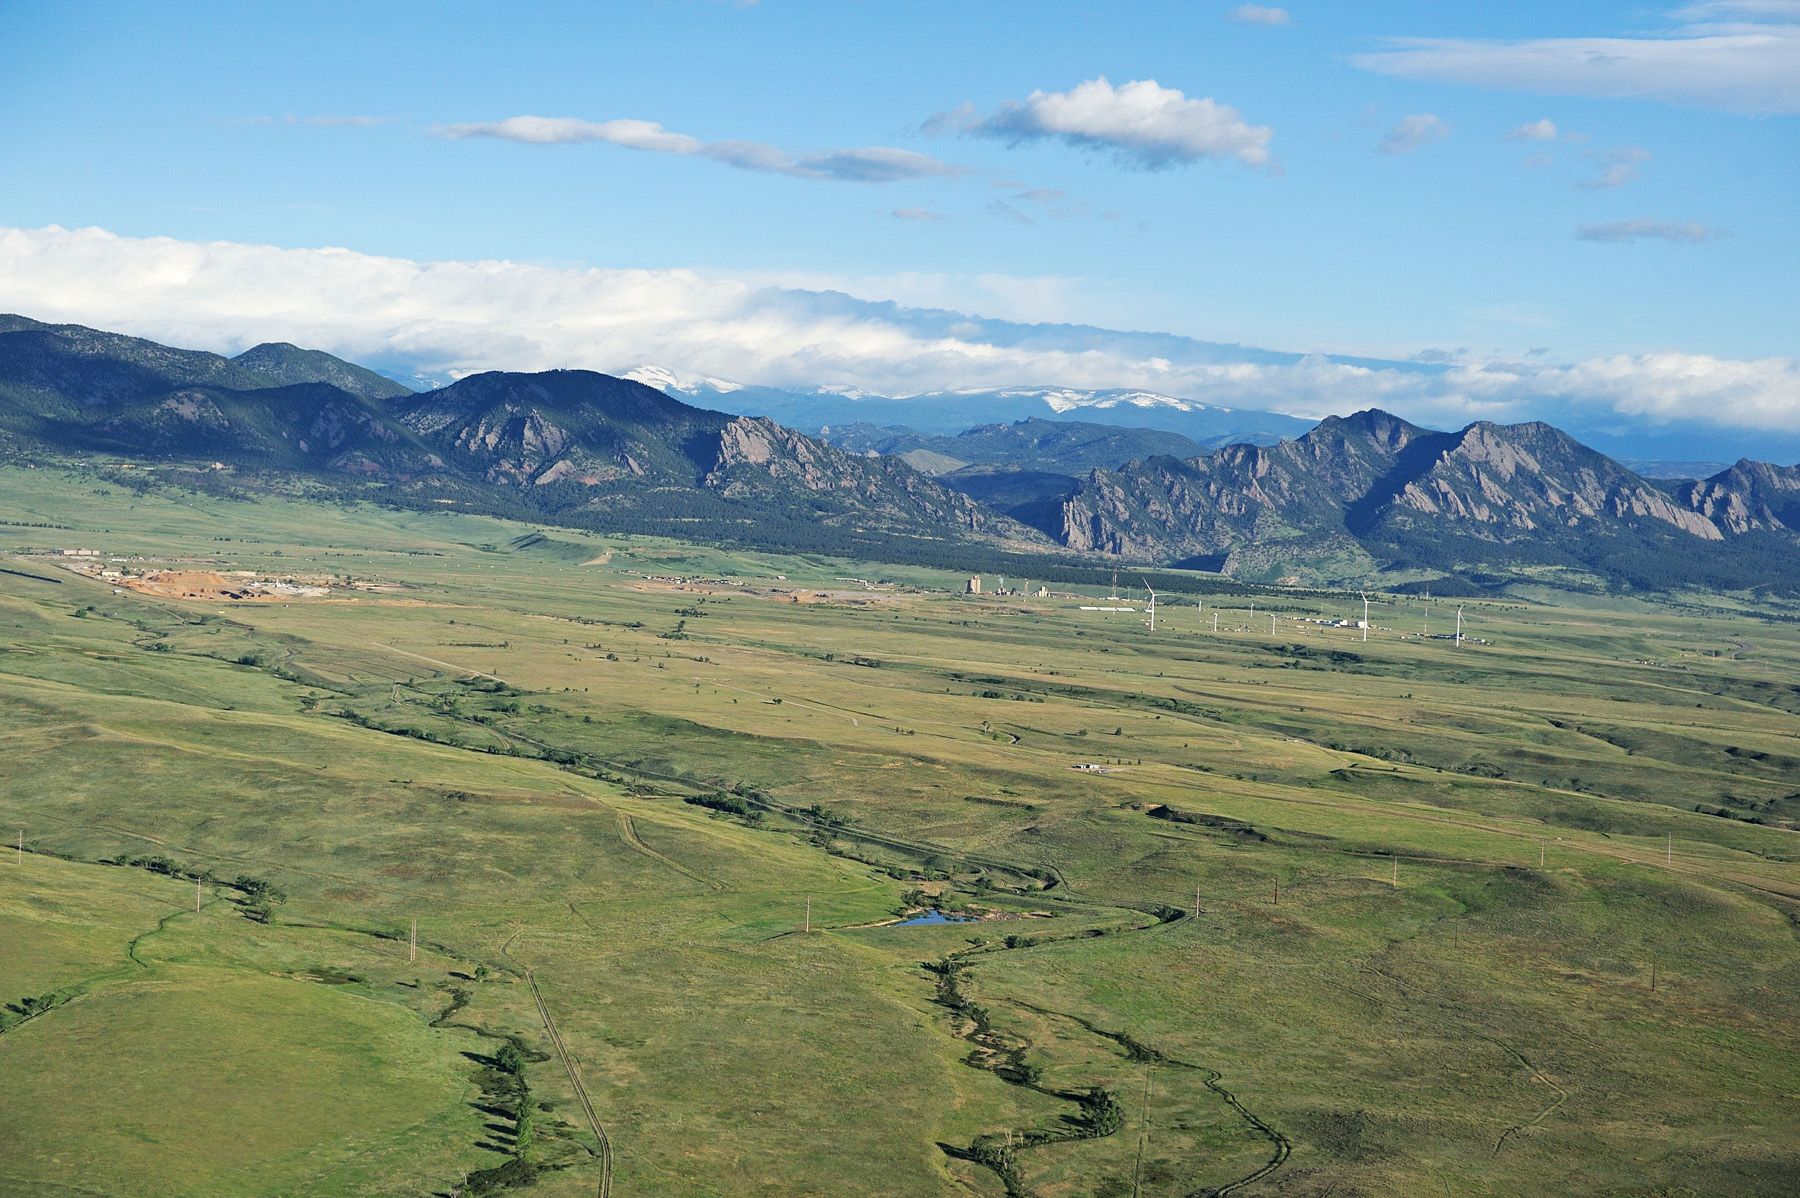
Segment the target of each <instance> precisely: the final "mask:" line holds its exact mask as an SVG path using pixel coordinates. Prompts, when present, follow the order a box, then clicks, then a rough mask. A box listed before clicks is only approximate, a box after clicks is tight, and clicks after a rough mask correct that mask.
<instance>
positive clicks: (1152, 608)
mask: <svg viewBox="0 0 1800 1198" xmlns="http://www.w3.org/2000/svg"><path fill="white" fill-rule="evenodd" d="M1144 589H1145V590H1146V591H1149V592H1150V631H1151V632H1155V631H1156V591H1155V590H1154V589H1153V588H1152V587H1151V586H1150V580H1149V579H1148V578H1146V579H1144Z"/></svg>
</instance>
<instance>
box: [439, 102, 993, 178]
mask: <svg viewBox="0 0 1800 1198" xmlns="http://www.w3.org/2000/svg"><path fill="white" fill-rule="evenodd" d="M432 132H433V133H434V134H436V135H437V136H439V137H447V138H452V139H462V138H472V137H491V138H497V139H499V140H502V141H514V142H521V143H523V144H525V145H534V146H548V145H569V144H573V143H577V142H592V141H600V142H606V143H608V144H611V145H615V146H623V147H624V148H626V149H628V150H643V151H645V152H647V153H652V154H679V155H687V156H692V157H698V158H709V159H711V160H712V161H714V162H721V163H724V164H725V165H726V166H734V167H737V168H738V169H740V170H747V171H763V172H766V173H769V174H776V175H788V176H791V177H793V178H796V179H835V180H843V181H848V182H853V183H891V182H894V181H896V180H899V179H920V178H930V177H933V176H943V175H959V174H963V173H965V171H964V168H963V167H959V166H954V165H952V164H950V163H947V162H940V161H939V160H938V159H936V158H933V157H931V156H930V155H929V154H920V153H917V152H915V151H913V150H898V149H894V148H892V147H889V146H862V147H857V148H854V149H846V150H826V151H822V152H819V153H812V154H800V155H794V154H790V153H789V152H788V151H786V150H783V149H781V148H780V147H779V146H772V145H769V144H768V143H767V142H759V141H702V140H701V139H700V138H697V137H690V136H688V135H687V134H685V133H677V132H674V131H673V130H670V129H665V128H663V127H662V126H661V125H660V124H658V123H657V122H655V121H640V120H630V119H620V120H611V121H587V120H582V119H581V118H579V117H572V116H557V117H545V116H514V117H507V118H506V119H505V120H500V121H481V122H475V123H471V124H460V125H438V126H435V127H434V128H433V129H432Z"/></svg>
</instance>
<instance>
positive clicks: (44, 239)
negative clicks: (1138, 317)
mask: <svg viewBox="0 0 1800 1198" xmlns="http://www.w3.org/2000/svg"><path fill="white" fill-rule="evenodd" d="M840 283H841V284H843V289H834V290H801V289H798V288H797V286H796V284H799V285H805V286H813V285H821V286H823V285H834V284H840ZM844 289H850V290H855V291H860V292H862V293H863V294H864V296H865V298H855V297H853V296H852V295H848V294H844V293H843V290H844ZM1082 290H1083V289H1082V287H1081V285H1080V283H1079V281H1078V280H1054V279H1053V280H1038V279H1017V278H1009V277H1004V276H976V277H974V278H972V279H965V278H950V277H945V276H892V277H887V278H876V279H864V280H835V279H813V278H805V277H800V278H793V279H786V280H782V281H781V282H780V283H776V282H771V281H770V280H768V279H765V278H721V277H716V276H709V275H706V274H703V273H700V272H697V271H692V270H608V269H588V270H580V269H568V268H552V267H544V266H531V265H525V264H521V263H514V262H505V261H462V262H457V261H452V262H415V261H410V260H407V259H403V258H383V257H375V256H371V255H367V254H359V253H355V252H353V251H350V250H345V249H302V250H289V249H277V248H274V247H271V246H257V245H243V244H237V243H231V242H190V241H177V240H174V239H171V238H165V237H150V238H128V237H120V236H117V235H115V234H112V233H108V232H106V231H104V230H100V229H73V230H71V229H61V228H56V227H50V228H44V229H30V230H26V229H6V228H0V310H5V311H15V312H20V313H23V314H24V315H27V316H32V317H35V318H37V319H40V320H50V321H72V322H76V323H81V324H87V325H93V326H97V327H100V328H108V329H116V330H119V331H122V332H128V333H134V334H137V335H139V336H145V337H152V338H155V339H157V340H159V341H164V342H168V343H173V344H177V345H190V346H201V347H205V348H209V349H215V350H220V351H225V352H236V351H238V350H241V349H243V348H245V347H247V346H249V345H251V344H254V343H256V342H259V341H291V342H295V343H297V344H300V345H308V346H316V347H318V348H321V349H326V350H330V351H332V352H334V353H338V354H342V355H344V356H345V357H348V358H351V359H354V360H364V361H375V362H380V363H385V364H388V365H401V364H404V365H405V366H407V367H408V368H410V369H415V370H418V371H420V372H422V373H427V374H434V375H435V374H449V375H462V374H468V373H472V372H475V371H481V370H494V369H509V370H544V369H550V368H552V367H580V368H587V369H594V370H604V371H609V372H613V373H617V372H620V371H624V370H629V369H631V368H633V367H635V366H637V365H639V364H641V363H644V362H658V363H663V364H665V365H667V366H670V367H672V368H674V369H676V370H678V371H680V372H682V373H684V374H704V375H711V376H716V377H720V378H727V379H735V380H738V381H740V382H745V383H761V384H766V385H771V386H812V385H816V384H821V383H825V384H832V385H840V386H856V387H860V388H863V389H866V390H869V391H873V392H876V393H881V394H890V395H906V394H914V393H917V392H920V391H927V390H941V389H949V388H962V387H989V388H997V387H1007V386H1014V385H1020V384H1052V385H1057V386H1067V387H1089V388H1100V387H1134V388H1144V389H1148V390H1154V391H1160V392H1164V393H1166V394H1171V395H1177V396H1183V397H1186V398H1192V399H1197V400H1204V401H1208V402H1212V403H1220V404H1227V405H1234V406H1239V407H1251V408H1271V409H1277V410H1282V411H1289V412H1295V413H1297V414H1302V415H1310V416H1320V415H1325V414H1327V413H1332V412H1337V413H1344V412H1349V411H1353V410H1355V409H1357V408H1360V407H1367V406H1370V405H1378V406H1382V407H1386V408H1388V409H1390V410H1393V411H1397V412H1399V413H1400V414H1402V415H1405V416H1407V417H1409V418H1412V419H1416V420H1422V421H1426V422H1439V423H1443V424H1450V423H1454V422H1456V421H1459V420H1464V419H1471V418H1490V419H1524V418H1529V417H1535V416H1544V415H1550V414H1554V412H1556V411H1557V410H1563V411H1569V410H1577V411H1580V410H1586V411H1591V412H1594V413H1600V414H1604V413H1618V414H1621V415H1624V416H1628V417H1634V418H1638V419H1642V420H1645V421H1669V420H1697V421H1706V422H1710V423H1713V424H1720V425H1729V426H1736V427H1742V428H1752V429H1764V430H1783V431H1787V432H1791V433H1800V359H1794V358H1768V359H1762V360H1758V361H1731V360H1726V359H1720V358H1715V357H1710V356H1706V355H1698V354H1674V353H1651V354H1631V355H1614V356H1608V357H1600V358H1593V359H1589V360H1586V361H1581V362H1574V363H1565V364H1557V363H1553V362H1547V361H1541V360H1539V359H1536V358H1534V359H1532V360H1531V361H1529V362H1527V363H1523V364H1521V363H1517V362H1503V361H1494V360H1489V359H1483V358H1479V357H1475V356H1471V355H1469V354H1468V353H1466V352H1463V351H1458V352H1456V353H1454V354H1444V355H1437V356H1436V357H1434V359H1433V363H1432V364H1429V365H1427V364H1418V363H1403V362H1387V363H1381V362H1367V361H1363V362H1357V363H1349V362H1343V361H1334V360H1332V359H1330V358H1327V357H1324V356H1320V355H1308V356H1304V357H1297V356H1294V355H1279V354H1269V353H1264V352H1259V351H1246V350H1243V349H1241V348H1239V347H1235V346H1223V345H1218V344H1214V343H1210V342H1201V341H1194V340H1190V339H1188V338H1183V337H1177V336H1172V335H1166V334H1152V333H1127V332H1116V331H1112V330H1107V329H1099V328H1092V327H1088V326H1079V325H1076V326H1071V325H1067V324H1020V323H1008V322H1005V321H999V320H994V319H990V318H984V317H979V316H973V315H969V314H967V313H966V312H965V311H956V310H954V309H953V308H951V307H949V306H948V305H947V304H942V305H941V306H928V307H907V306H903V303H904V302H911V303H924V304H930V305H940V303H941V301H949V300H953V299H955V298H956V297H957V296H959V295H960V296H962V297H964V298H967V297H968V296H970V295H979V296H985V297H986V298H985V299H983V300H981V303H982V306H984V307H987V308H989V310H995V309H999V310H1007V309H1010V310H1013V311H1015V312H1017V313H1018V314H1019V316H1020V318H1021V319H1026V320H1065V319H1067V318H1068V313H1067V312H1066V311H1061V310H1060V309H1065V308H1067V307H1068V306H1069V303H1070V297H1076V298H1078V297H1079V295H1080V294H1081V292H1082ZM1046 297H1050V298H1049V300H1046ZM882 298H887V299H899V300H901V301H903V303H893V302H880V300H881V299H882ZM1557 405H1561V408H1560V409H1559V408H1558V407H1557ZM1609 419H1610V417H1609Z"/></svg>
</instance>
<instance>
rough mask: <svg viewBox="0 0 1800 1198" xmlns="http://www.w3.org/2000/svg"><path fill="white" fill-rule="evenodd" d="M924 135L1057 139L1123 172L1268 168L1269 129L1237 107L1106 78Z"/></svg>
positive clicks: (950, 117) (966, 117) (963, 110)
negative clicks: (1232, 163)
mask: <svg viewBox="0 0 1800 1198" xmlns="http://www.w3.org/2000/svg"><path fill="white" fill-rule="evenodd" d="M925 128H926V130H927V131H929V132H939V133H942V132H960V133H966V134H972V135H975V136H979V137H992V138H997V139H998V140H1001V141H1005V142H1009V143H1011V144H1013V145H1020V144H1023V143H1025V142H1031V141H1061V142H1064V143H1066V144H1068V145H1072V146H1078V147H1081V148H1083V149H1093V150H1104V151H1110V152H1111V153H1112V154H1113V156H1114V157H1115V158H1117V159H1118V161H1119V162H1120V163H1121V164H1122V165H1125V166H1128V167H1133V168H1136V169H1139V170H1162V169H1164V168H1167V167H1171V166H1181V165H1186V164H1188V163H1193V162H1199V161H1201V160H1203V159H1208V158H1212V159H1221V158H1231V159H1236V160H1237V161H1239V162H1242V163H1244V164H1245V165H1247V166H1256V167H1266V166H1268V165H1269V164H1270V156H1269V138H1270V137H1271V136H1272V135H1273V133H1274V131H1273V130H1272V129H1270V128H1269V127H1268V126H1267V125H1252V124H1250V123H1248V122H1247V121H1245V120H1244V118H1243V116H1242V115H1241V114H1240V113H1239V112H1238V110H1237V109H1235V108H1233V107H1231V105H1229V104H1221V103H1219V102H1218V101H1216V100H1214V99H1212V98H1211V97H1201V98H1199V99H1194V98H1190V97H1189V96H1187V95H1184V94H1183V93H1182V92H1181V91H1179V90H1177V89H1176V88H1172V87H1164V86H1162V85H1161V84H1160V83H1157V82H1156V81H1155V80H1154V79H1134V80H1132V81H1131V82H1129V83H1125V84H1121V85H1120V86H1118V87H1114V86H1113V85H1112V83H1111V82H1109V81H1108V80H1107V79H1106V77H1105V76H1099V77H1097V78H1094V79H1089V80H1087V81H1086V82H1085V83H1079V84H1077V85H1076V86H1074V87H1072V88H1070V89H1069V90H1068V91H1066V92H1046V91H1034V92H1032V93H1031V94H1030V95H1029V96H1027V97H1026V98H1025V99H1023V100H1009V101H1007V102H1006V103H1004V104H1002V105H1000V107H999V108H998V109H996V110H995V111H994V112H992V113H990V114H989V115H987V116H985V117H984V116H982V115H980V114H979V113H978V112H977V111H976V110H975V108H974V107H973V106H972V105H968V104H964V105H963V106H962V107H960V108H957V109H955V110H953V111H951V112H946V113H940V114H938V115H937V116H934V117H932V118H931V119H930V120H928V121H927V122H926V123H925Z"/></svg>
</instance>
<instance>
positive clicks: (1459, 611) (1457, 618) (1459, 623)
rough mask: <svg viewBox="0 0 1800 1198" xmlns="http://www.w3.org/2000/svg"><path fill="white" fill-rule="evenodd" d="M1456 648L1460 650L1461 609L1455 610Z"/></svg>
mask: <svg viewBox="0 0 1800 1198" xmlns="http://www.w3.org/2000/svg"><path fill="white" fill-rule="evenodd" d="M1456 647H1457V648H1458V649H1460V648H1462V608H1460V607H1459V608H1457V609H1456Z"/></svg>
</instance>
